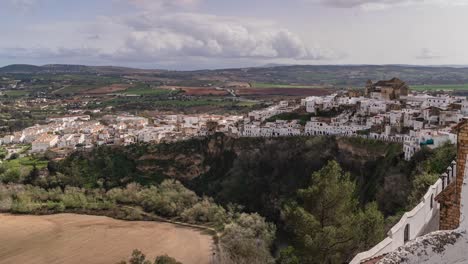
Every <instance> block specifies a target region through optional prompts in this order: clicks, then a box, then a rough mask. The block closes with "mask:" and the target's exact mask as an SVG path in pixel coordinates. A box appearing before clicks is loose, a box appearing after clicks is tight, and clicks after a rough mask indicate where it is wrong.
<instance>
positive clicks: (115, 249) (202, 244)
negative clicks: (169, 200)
mask: <svg viewBox="0 0 468 264" xmlns="http://www.w3.org/2000/svg"><path fill="white" fill-rule="evenodd" d="M0 234H2V235H1V236H0V264H7V263H23V264H53V263H57V264H58V263H70V264H79V263H89V264H98V263H118V262H120V261H122V260H127V259H128V257H129V256H130V255H131V252H132V251H133V250H134V249H139V250H141V251H143V252H145V254H146V255H147V257H149V258H150V259H154V258H155V257H156V256H159V255H164V254H167V255H169V256H171V257H173V258H175V259H177V260H178V261H180V262H182V263H185V264H208V263H210V258H211V255H212V247H213V238H212V237H211V236H210V235H207V234H203V233H201V232H200V231H198V230H194V229H190V228H185V227H180V226H177V225H173V224H168V223H159V222H128V221H120V220H114V219H111V218H108V217H101V216H86V215H74V214H59V215H51V216H23V215H21V216H19V215H18V216H17V215H9V214H0Z"/></svg>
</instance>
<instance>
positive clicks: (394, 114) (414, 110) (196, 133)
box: [0, 78, 468, 160]
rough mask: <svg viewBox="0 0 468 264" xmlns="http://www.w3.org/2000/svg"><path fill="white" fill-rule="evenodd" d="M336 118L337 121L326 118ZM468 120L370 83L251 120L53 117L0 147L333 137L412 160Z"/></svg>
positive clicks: (445, 100)
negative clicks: (219, 136) (303, 117)
mask: <svg viewBox="0 0 468 264" xmlns="http://www.w3.org/2000/svg"><path fill="white" fill-rule="evenodd" d="M291 112H306V113H309V114H310V116H311V118H310V120H309V121H307V122H306V123H305V124H301V122H300V121H299V120H275V121H273V122H271V121H268V119H270V118H272V117H275V116H277V115H280V114H284V113H291ZM329 112H334V113H336V115H334V116H333V117H326V116H327V115H322V114H324V113H325V114H326V113H329ZM464 116H468V100H467V99H466V97H456V96H450V95H437V96H431V95H428V94H425V93H411V92H410V87H409V86H408V85H407V84H406V83H404V82H403V81H401V80H399V79H396V78H394V79H391V80H388V81H379V82H376V83H373V82H371V81H369V82H368V83H367V84H366V86H365V89H362V90H349V91H340V92H338V93H334V94H331V95H328V96H322V97H318V96H313V97H307V98H304V99H302V100H301V101H300V103H299V102H297V101H296V102H288V101H281V102H279V103H278V104H274V105H272V106H270V107H268V108H265V109H262V110H257V111H252V112H250V113H249V114H248V115H247V116H223V115H209V114H203V115H160V116H157V117H156V118H147V117H141V116H134V115H130V114H119V115H106V116H103V117H102V118H100V119H99V120H92V119H91V117H90V116H89V115H84V114H75V113H71V115H69V116H59V117H49V118H48V119H47V124H45V125H35V126H32V127H28V128H26V129H24V130H22V131H18V132H15V133H14V134H11V135H6V136H4V137H3V138H1V139H0V143H1V144H2V145H4V146H6V147H7V148H8V149H9V152H11V153H14V152H15V151H17V150H19V149H21V148H18V147H17V145H24V144H30V145H31V148H30V150H29V151H30V152H31V153H41V152H45V151H47V150H51V149H55V150H58V149H60V150H69V151H72V150H74V149H76V148H92V147H94V146H99V145H113V144H115V145H129V144H134V143H137V142H156V143H160V142H173V141H178V140H186V139H189V138H193V137H203V136H206V135H209V134H213V133H217V132H218V133H225V134H228V135H230V136H234V137H285V136H322V135H336V136H345V137H357V136H359V137H365V138H369V139H375V140H382V141H391V142H401V143H403V144H404V153H405V159H407V160H409V159H410V158H411V157H412V156H413V155H414V154H415V153H416V152H417V151H418V150H420V148H421V146H423V145H425V146H428V147H430V148H436V147H438V146H440V145H441V144H444V143H445V142H447V141H449V142H451V143H455V142H456V140H457V139H456V135H455V134H454V133H453V132H452V127H453V126H454V125H456V124H457V123H459V122H460V121H461V120H462V119H463V117H464Z"/></svg>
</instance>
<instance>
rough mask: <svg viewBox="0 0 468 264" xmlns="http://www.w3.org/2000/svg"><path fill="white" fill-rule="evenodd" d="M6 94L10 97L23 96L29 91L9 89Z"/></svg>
mask: <svg viewBox="0 0 468 264" xmlns="http://www.w3.org/2000/svg"><path fill="white" fill-rule="evenodd" d="M5 94H6V95H8V96H9V97H22V96H26V95H28V94H29V91H26V90H9V91H5Z"/></svg>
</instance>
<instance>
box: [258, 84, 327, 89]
mask: <svg viewBox="0 0 468 264" xmlns="http://www.w3.org/2000/svg"><path fill="white" fill-rule="evenodd" d="M252 87H253V88H298V89H323V88H327V87H326V86H323V85H293V84H273V83H252Z"/></svg>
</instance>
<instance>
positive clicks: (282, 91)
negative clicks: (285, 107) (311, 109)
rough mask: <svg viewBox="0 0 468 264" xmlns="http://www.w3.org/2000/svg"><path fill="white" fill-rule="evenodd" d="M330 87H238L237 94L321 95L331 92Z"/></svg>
mask: <svg viewBox="0 0 468 264" xmlns="http://www.w3.org/2000/svg"><path fill="white" fill-rule="evenodd" d="M331 93H332V90H330V89H321V88H311V89H308V88H261V89H258V88H252V89H237V90H236V94H237V95H240V96H266V95H284V96H314V95H315V96H319V95H328V94H331Z"/></svg>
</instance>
